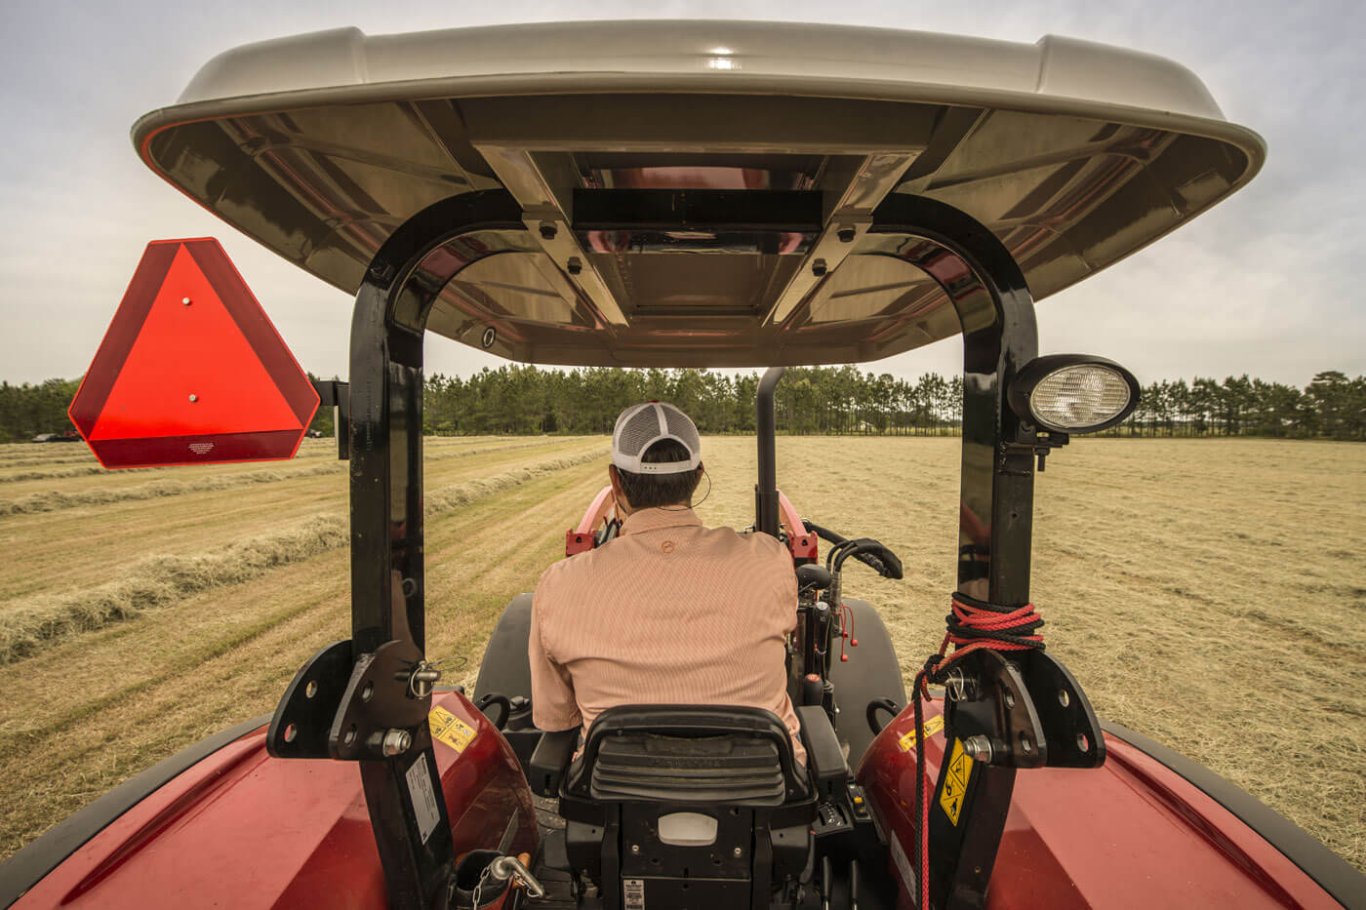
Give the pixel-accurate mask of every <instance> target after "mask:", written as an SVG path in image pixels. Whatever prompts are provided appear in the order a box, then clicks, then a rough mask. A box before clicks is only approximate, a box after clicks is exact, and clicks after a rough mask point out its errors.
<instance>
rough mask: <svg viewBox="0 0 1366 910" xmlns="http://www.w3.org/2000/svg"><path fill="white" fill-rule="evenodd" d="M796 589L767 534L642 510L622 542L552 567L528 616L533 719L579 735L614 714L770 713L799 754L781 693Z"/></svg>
mask: <svg viewBox="0 0 1366 910" xmlns="http://www.w3.org/2000/svg"><path fill="white" fill-rule="evenodd" d="M796 623H797V579H796V574H795V573H794V572H793V570H792V559H791V557H790V555H789V554H788V551H787V548H786V547H784V546H783V545H782V544H781V543H779V542H778V541H777V540H775V539H774V538H772V537H770V536H769V535H767V534H738V533H736V532H735V531H732V530H730V529H729V528H713V529H708V528H704V527H703V526H702V522H701V520H699V519H698V517H697V515H696V514H695V513H694V512H693V511H692V510H691V509H685V508H669V509H642V510H641V511H638V512H633V513H632V514H630V515H628V516H627V517H626V520H625V521H624V522H623V524H622V528H621V535H620V536H619V537H617V538H616V539H615V540H612V541H609V542H608V543H606V544H604V545H603V546H601V547H598V548H597V549H595V550H591V551H589V552H587V553H581V554H579V555H577V556H573V557H571V558H569V559H565V560H562V561H561V562H557V563H555V564H554V565H553V566H551V567H550V568H549V569H547V570H546V573H545V574H544V575H542V576H541V581H540V584H538V585H537V586H536V593H535V595H534V597H533V599H532V607H531V637H530V642H529V645H528V652H529V655H530V658H531V711H532V719H533V720H534V721H535V724H536V726H537V727H539V728H540V729H542V730H568V729H570V728H571V727H576V726H581V727H582V728H583V730H584V732H585V733H586V732H587V730H588V727H589V726H590V725H591V724H592V723H593V721H594V720H595V719H596V718H597V716H598V715H599V714H601V713H602V712H603V711H605V710H607V709H608V708H612V707H616V706H617V705H632V704H636V705H645V704H686V705H736V706H742V707H752V708H764V709H767V710H769V711H772V712H773V713H774V714H776V715H777V716H778V717H779V718H780V719H781V720H782V721H783V723H784V724H786V725H787V729H788V731H789V732H790V733H791V734H792V746H793V749H794V750H795V752H796V755H797V760H798V761H799V762H805V761H806V752H805V750H804V749H803V748H802V746H801V741H800V738H799V737H798V726H797V716H796V713H795V712H794V711H793V710H792V702H791V700H790V699H789V698H788V695H787V669H786V665H785V658H786V642H787V639H788V636H789V635H790V634H791V633H792V631H793V629H795V628H796Z"/></svg>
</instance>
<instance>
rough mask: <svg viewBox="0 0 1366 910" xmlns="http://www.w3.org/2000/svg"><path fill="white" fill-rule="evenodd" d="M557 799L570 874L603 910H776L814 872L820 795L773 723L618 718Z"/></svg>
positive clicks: (606, 722)
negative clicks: (584, 883)
mask: <svg viewBox="0 0 1366 910" xmlns="http://www.w3.org/2000/svg"><path fill="white" fill-rule="evenodd" d="M533 762H534V759H533ZM559 795H560V815H562V816H563V817H564V819H565V823H566V825H565V852H566V856H567V859H568V861H569V865H570V868H571V869H572V870H573V871H574V872H575V873H577V874H583V875H586V876H587V877H588V878H589V879H591V880H592V882H593V883H594V884H595V885H596V886H597V887H598V889H599V893H600V894H601V896H602V898H603V907H604V908H616V907H623V906H639V905H641V902H642V901H643V902H644V904H643V905H644V906H658V907H683V906H698V905H706V904H710V905H712V906H717V907H749V906H752V907H764V908H767V907H769V906H770V905H771V903H772V901H773V898H774V896H775V892H780V891H784V890H786V891H789V892H795V890H796V882H797V880H798V879H799V878H800V877H801V876H802V873H803V872H804V870H805V869H806V866H807V862H808V856H809V854H810V850H811V834H810V830H809V826H810V824H811V822H812V820H813V819H814V818H815V807H816V799H815V794H814V788H813V786H812V784H811V781H810V779H809V775H808V772H807V770H806V768H804V767H802V766H801V765H798V764H797V763H796V762H795V760H794V758H793V754H792V741H791V739H790V738H789V734H788V731H787V728H786V727H785V726H784V725H783V722H782V721H781V720H779V719H778V717H777V716H775V715H774V714H772V713H771V712H769V711H764V710H762V709H757V708H742V707H720V706H698V705H630V706H622V707H617V708H611V709H609V710H607V711H604V712H603V713H602V714H601V715H600V716H599V717H598V718H597V720H596V721H594V723H593V726H592V728H591V729H590V730H589V732H588V739H587V741H586V742H585V743H584V748H583V754H582V756H581V757H580V758H579V759H578V760H576V761H575V762H574V763H573V764H572V765H571V767H570V768H569V772H568V774H567V775H566V776H565V778H564V782H563V784H562V785H561V787H560V794H559Z"/></svg>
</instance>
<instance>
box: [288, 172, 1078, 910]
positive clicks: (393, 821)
mask: <svg viewBox="0 0 1366 910" xmlns="http://www.w3.org/2000/svg"><path fill="white" fill-rule="evenodd" d="M623 192H624V191H623ZM618 195H619V196H620V194H618ZM619 201H620V200H619ZM629 202H630V199H629V198H625V202H624V203H623V204H622V213H623V214H622V216H621V218H624V219H625V220H626V221H627V222H629V221H630V220H631V216H632V207H631V205H629ZM522 215H523V213H522V211H521V207H520V205H519V204H518V203H517V202H516V201H515V200H514V199H513V197H512V196H511V195H509V194H508V193H506V192H504V191H491V192H481V193H470V194H464V195H461V196H457V197H452V198H450V199H447V200H444V201H442V202H438V203H436V204H434V205H432V206H430V207H428V208H427V209H424V210H423V211H421V212H419V213H418V214H417V215H415V216H413V217H412V218H411V219H409V220H408V221H407V222H405V223H404V224H403V225H402V226H400V227H399V228H398V229H397V230H396V231H395V232H394V233H393V234H392V235H391V236H390V238H389V239H388V240H387V241H386V242H385V243H384V245H383V246H382V247H381V248H380V250H379V252H378V253H377V254H376V255H375V257H374V259H373V261H372V262H371V264H370V266H369V268H368V270H367V272H366V274H365V277H364V279H363V280H362V283H361V285H360V288H359V290H358V292H357V295H356V307H355V314H354V318H353V321H352V338H351V375H350V377H349V380H350V387H349V395H348V398H349V403H350V426H349V449H350V456H351V472H350V483H351V588H352V591H351V616H352V637H351V639H350V640H349V641H343V642H337V643H335V644H333V645H330V646H328V647H327V648H325V649H323V650H322V651H321V652H319V653H318V654H317V655H315V656H314V658H312V659H311V660H310V661H309V662H308V663H306V664H305V665H304V667H303V668H302V669H300V670H299V672H298V674H297V675H296V676H295V679H294V681H293V682H292V683H291V684H290V686H289V688H288V689H287V690H286V692H285V695H284V697H283V698H282V699H281V701H280V704H279V706H278V707H277V709H276V713H275V716H274V718H273V719H272V722H271V728H270V733H269V734H268V737H267V745H268V747H269V749H270V751H271V753H272V754H273V755H276V756H278V757H282V758H333V759H340V760H352V761H357V762H359V763H360V766H361V777H362V782H363V785H364V790H365V797H366V801H367V804H368V807H369V811H370V819H371V823H372V826H373V828H374V832H375V839H376V843H377V846H378V849H379V854H380V859H381V862H382V864H383V868H384V876H385V883H386V891H387V894H388V899H389V904H390V906H391V907H394V908H424V910H428V908H432V907H437V906H441V901H442V900H444V894H445V889H446V886H447V880H448V878H449V875H450V871H451V867H452V864H453V856H452V838H451V829H450V820H449V819H448V818H447V817H446V807H445V801H444V800H442V799H439V798H437V799H435V800H434V802H435V804H436V812H435V817H433V814H432V812H431V811H430V808H428V809H426V810H424V808H423V802H422V796H423V794H422V793H421V792H419V791H423V790H425V789H428V788H430V791H431V792H433V793H436V794H439V793H440V792H441V787H440V782H439V780H437V779H436V777H435V775H436V770H437V769H436V763H435V758H434V754H433V752H432V745H431V736H430V731H429V728H428V725H427V712H428V711H429V710H430V701H431V699H430V687H428V688H427V689H425V690H424V689H420V688H417V687H415V685H414V683H415V681H416V680H417V678H418V677H417V675H416V674H417V673H418V672H419V671H422V670H424V669H429V666H428V664H427V663H426V660H425V654H424V649H425V612H424V611H425V607H424V595H425V584H424V574H423V516H422V383H423V375H422V339H423V333H424V332H425V330H426V326H427V319H428V316H429V314H430V312H431V308H432V306H433V305H434V303H435V301H436V299H437V297H438V296H439V295H440V294H441V292H442V291H443V289H444V288H445V287H446V285H447V283H448V282H449V281H450V280H451V279H452V278H453V277H454V276H455V274H457V273H458V272H459V271H460V269H462V268H464V267H465V266H467V265H469V264H470V263H472V262H475V261H477V260H478V259H481V258H483V257H484V256H487V255H491V254H495V253H500V252H505V251H514V250H515V251H521V252H535V251H536V250H537V249H539V247H537V246H536V245H535V243H534V242H533V241H532V240H531V239H530V238H529V237H528V236H527V234H526V227H525V224H524V223H523V220H522ZM618 220H621V219H618ZM614 223H615V222H614ZM869 242H871V243H872V244H873V245H876V244H878V243H881V244H882V247H883V248H882V249H880V250H877V251H876V252H880V253H881V254H883V255H891V256H897V257H900V258H902V259H905V260H906V261H908V262H910V263H912V264H914V265H915V266H917V267H918V268H919V269H921V270H922V271H923V272H925V273H926V274H928V275H930V276H931V277H932V278H933V279H934V280H935V281H936V282H938V284H939V285H940V287H941V288H942V289H943V290H944V292H945V294H947V295H948V297H949V300H950V301H951V303H952V305H953V306H954V308H955V310H956V312H957V314H958V317H959V319H960V321H961V323H962V325H963V327H964V403H963V406H964V412H963V461H962V502H961V516H962V527H961V531H960V545H961V546H960V554H961V555H960V561H959V570H958V587H959V590H960V591H962V592H963V593H965V594H971V595H972V596H976V597H979V598H980V599H983V600H988V601H991V602H993V603H998V604H1000V603H1007V604H1014V603H1025V602H1027V600H1028V597H1029V557H1030V534H1031V528H1032V502H1033V500H1032V497H1033V467H1034V462H1033V455H1034V451H1035V449H1036V447H1037V445H1038V440H1037V435H1036V431H1034V430H1033V429H1032V428H1030V427H1027V426H1023V425H1021V424H1020V422H1019V420H1018V418H1016V417H1015V415H1014V413H1013V412H1012V411H1011V410H1010V408H1009V406H1008V404H1007V402H1006V395H1005V393H1006V389H1007V388H1008V386H1009V383H1010V380H1011V379H1012V378H1013V377H1014V376H1015V374H1016V373H1017V372H1018V371H1019V369H1020V368H1021V367H1022V366H1023V365H1024V364H1025V363H1027V362H1028V361H1029V360H1031V359H1033V357H1034V356H1035V354H1036V336H1035V324H1034V313H1033V302H1032V299H1031V297H1030V295H1029V291H1028V288H1027V287H1026V286H1025V282H1024V278H1023V275H1022V274H1021V272H1020V270H1019V268H1018V266H1017V265H1016V264H1015V262H1014V260H1013V259H1012V258H1011V256H1010V254H1009V252H1008V251H1007V250H1006V249H1005V248H1004V247H1003V246H1002V245H1001V244H1000V242H999V241H998V240H997V239H996V238H995V237H994V236H993V235H991V234H990V232H988V231H987V230H986V229H985V228H983V227H982V226H981V225H980V224H978V223H977V222H975V221H974V220H972V219H971V218H970V217H968V216H967V215H965V214H963V213H962V212H959V211H957V210H955V209H953V208H951V207H949V206H947V205H944V204H943V203H939V202H935V201H933V200H930V199H926V198H921V197H910V196H893V197H890V198H889V199H888V200H886V201H885V202H884V203H883V205H882V206H881V207H879V209H878V210H877V212H876V213H875V220H874V224H873V227H872V229H871V230H870V232H869V234H868V235H867V237H866V239H865V243H869ZM438 249H439V250H440V252H441V255H439V256H431V255H430V254H432V253H433V252H434V251H437V250H438ZM782 372H783V370H782V368H780V367H779V368H773V369H770V370H769V371H768V372H767V373H766V374H765V375H764V377H763V379H762V381H761V382H760V387H759V394H758V403H757V413H756V417H757V427H756V429H757V435H758V437H759V483H758V484H757V485H756V490H755V505H756V516H755V517H756V526H757V527H758V529H759V530H761V531H765V532H767V533H771V534H775V535H776V534H777V532H778V527H779V525H778V497H777V491H776V470H775V444H774V432H775V426H774V406H773V398H774V390H775V388H776V385H777V383H778V380H779V378H780V377H781V375H782ZM979 653H984V654H988V655H989V654H991V653H992V652H979ZM976 657H977V654H973V655H970V657H969V659H968V660H970V659H971V658H976ZM998 659H999V658H998ZM968 660H964V661H962V662H961V663H964V664H967V662H968ZM1003 663H1004V662H1003ZM992 666H994V665H991V666H987V665H981V666H980V667H979V670H981V671H982V672H983V673H984V674H985V672H986V671H987V670H991V669H992ZM982 667H985V669H982ZM996 672H998V673H1007V671H1006V670H1002V669H1000V668H996ZM1009 672H1010V673H1014V674H1015V677H1018V676H1021V675H1023V677H1024V679H1025V681H1024V682H1019V684H1018V685H1015V683H1014V682H1012V685H1013V686H1014V688H1013V689H1012V690H1011V691H1013V692H1017V693H1019V698H1020V699H1023V700H1024V701H1026V702H1028V701H1029V699H1028V693H1029V691H1030V689H1031V688H1034V686H1033V685H1026V682H1027V681H1029V680H1030V679H1031V674H1033V675H1036V676H1037V675H1039V674H1043V676H1045V677H1047V681H1048V684H1049V685H1052V686H1054V688H1052V689H1051V690H1050V692H1051V693H1053V694H1056V692H1057V691H1058V689H1057V686H1058V685H1064V686H1066V687H1067V688H1069V689H1070V690H1072V691H1073V692H1074V693H1075V694H1074V696H1073V701H1074V703H1078V704H1083V705H1085V697H1084V695H1082V694H1081V691H1080V689H1079V688H1078V687H1076V686H1075V681H1072V680H1071V677H1070V675H1068V674H1067V673H1066V670H1065V669H1063V668H1062V667H1061V665H1060V664H1057V663H1056V661H1053V660H1052V659H1051V658H1049V657H1047V656H1046V655H1045V654H1044V653H1043V652H1030V653H1029V654H1028V655H1026V656H1025V657H1024V658H1022V659H1021V665H1020V667H1019V668H1018V669H1016V668H1014V665H1013V664H1012V665H1011V669H1010V670H1009ZM1007 675H1008V674H1007ZM1015 677H1011V678H1010V680H1007V681H1008V682H1009V681H1011V680H1014V679H1015ZM1041 678H1042V677H1041ZM992 691H993V692H994V691H996V690H995V689H993V690H992ZM994 697H995V696H992V695H989V696H987V697H986V698H985V700H984V701H985V704H986V706H987V708H992V707H993V705H994V701H993V699H994ZM1054 701H1056V698H1055V699H1054ZM1029 710H1030V711H1032V707H1031V708H1029ZM1085 711H1086V713H1087V716H1089V717H1090V719H1091V721H1092V724H1093V726H1092V727H1091V728H1088V729H1091V731H1092V734H1093V735H1092V736H1091V740H1092V742H1096V743H1099V742H1100V741H1101V740H1102V737H1101V736H1100V734H1099V726H1098V724H1094V715H1092V714H1090V708H1089V705H1085ZM946 716H947V723H948V727H949V729H950V730H952V729H954V727H955V724H961V725H963V726H964V727H967V726H969V725H970V724H971V723H973V722H976V723H979V724H981V723H986V722H987V721H983V720H982V719H981V718H980V717H977V716H976V715H974V714H973V711H972V710H971V706H965V707H964V706H955V705H953V704H950V705H949V706H948V708H947V710H946ZM1030 716H1031V717H1033V715H1032V714H1031V715H1030ZM1035 722H1036V724H1037V723H1038V720H1037V718H1035ZM291 734H292V735H291ZM1049 744H1050V745H1051V744H1052V738H1050V739H1049ZM1040 745H1041V746H1042V745H1043V741H1042V740H1040ZM1072 758H1073V762H1072V763H1073V764H1077V765H1079V766H1081V765H1083V764H1084V762H1083V761H1082V759H1078V758H1077V757H1076V756H1073V757H1072ZM1093 763H1094V762H1093ZM945 765H947V762H946V763H945ZM981 772H982V773H979V774H974V775H973V776H972V782H971V784H970V790H969V793H968V797H967V800H966V802H965V803H964V809H963V811H964V814H965V817H964V818H962V820H961V824H959V823H958V822H957V821H955V822H954V824H953V825H952V826H949V825H948V822H947V821H946V820H945V819H943V818H941V817H937V816H935V813H933V812H932V813H931V814H932V817H933V821H932V824H931V841H932V848H931V857H930V859H931V889H932V893H933V895H934V901H933V902H934V904H935V906H937V907H959V906H964V907H966V906H981V905H982V900H983V899H984V895H985V891H986V887H987V883H988V881H989V878H990V874H991V867H992V864H993V863H994V860H995V855H996V848H997V846H998V844H999V841H1000V837H1001V833H1002V830H1003V828H1004V824H1005V816H1006V812H1007V811H1008V809H1009V805H1010V796H1011V792H1012V790H1013V786H1014V774H1015V767H1014V766H1004V765H997V764H983V765H982V766H981ZM943 774H944V769H943V768H941V775H940V780H939V783H938V786H937V788H936V798H937V796H938V794H939V792H940V791H941V790H942V788H943V785H944V778H943ZM429 804H430V801H429V802H428V805H429Z"/></svg>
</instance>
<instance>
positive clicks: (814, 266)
mask: <svg viewBox="0 0 1366 910" xmlns="http://www.w3.org/2000/svg"><path fill="white" fill-rule="evenodd" d="M828 271H830V267H829V266H827V265H826V264H825V260H824V259H817V260H816V261H815V262H813V263H811V274H812V275H815V276H816V277H817V278H820V277H821V276H823V275H824V274H825V273H826V272H828Z"/></svg>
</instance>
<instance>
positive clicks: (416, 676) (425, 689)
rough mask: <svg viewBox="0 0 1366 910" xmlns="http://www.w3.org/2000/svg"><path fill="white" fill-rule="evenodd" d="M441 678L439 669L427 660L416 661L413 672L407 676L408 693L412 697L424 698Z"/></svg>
mask: <svg viewBox="0 0 1366 910" xmlns="http://www.w3.org/2000/svg"><path fill="white" fill-rule="evenodd" d="M440 679H441V670H440V669H438V668H437V666H436V664H434V663H431V662H429V661H425V660H422V661H418V664H417V666H416V667H414V668H413V674H412V675H411V676H409V677H408V694H409V695H411V696H412V697H413V698H426V697H427V696H428V695H431V694H432V689H433V688H434V687H435V686H436V684H437V682H438V681H440Z"/></svg>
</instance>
